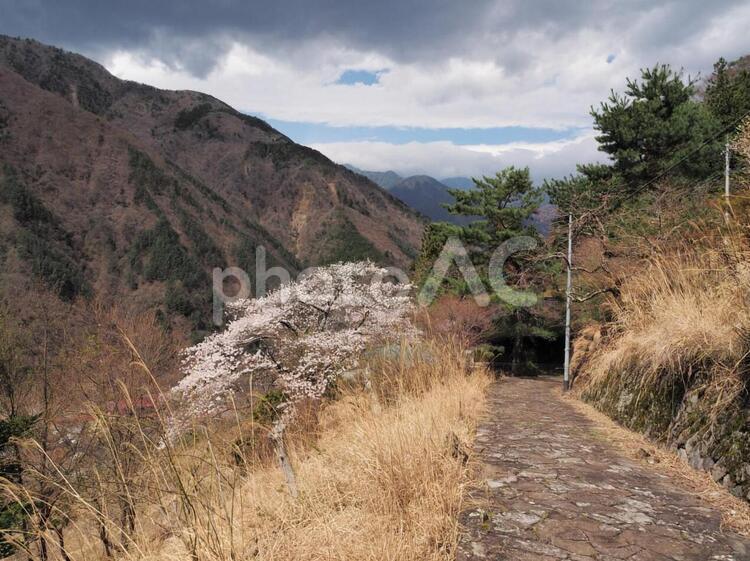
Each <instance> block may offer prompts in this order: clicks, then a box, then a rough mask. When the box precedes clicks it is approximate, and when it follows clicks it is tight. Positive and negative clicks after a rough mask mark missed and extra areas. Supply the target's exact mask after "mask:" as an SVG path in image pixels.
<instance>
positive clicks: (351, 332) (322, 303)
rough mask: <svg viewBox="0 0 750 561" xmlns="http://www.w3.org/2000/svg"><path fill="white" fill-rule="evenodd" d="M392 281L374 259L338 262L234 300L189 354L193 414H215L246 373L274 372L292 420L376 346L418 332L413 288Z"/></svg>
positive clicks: (188, 397) (188, 395) (188, 402)
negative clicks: (221, 322) (226, 318)
mask: <svg viewBox="0 0 750 561" xmlns="http://www.w3.org/2000/svg"><path fill="white" fill-rule="evenodd" d="M389 279H390V275H389V271H388V270H387V269H383V268H380V267H378V266H376V265H374V264H373V263H371V262H358V263H343V264H336V265H330V266H327V267H319V268H315V269H309V270H308V271H306V272H305V273H303V274H302V275H300V278H299V279H298V280H297V281H295V282H291V283H288V284H285V285H283V286H281V287H280V288H278V289H277V290H275V291H274V292H272V293H270V294H269V295H267V296H265V297H262V298H257V299H246V300H241V301H238V302H235V303H233V304H231V305H230V306H229V307H228V313H229V314H231V316H232V318H233V319H231V320H230V322H229V323H228V325H227V327H226V329H225V330H224V331H222V332H221V333H217V334H214V335H212V336H209V337H208V338H206V339H205V340H204V341H203V342H201V343H199V344H197V345H195V346H193V347H190V348H189V349H187V351H186V357H185V372H186V375H185V377H184V378H183V379H182V380H181V381H180V382H179V383H178V384H177V386H176V387H175V389H174V392H175V393H176V394H177V395H178V396H179V397H181V398H182V400H183V404H184V406H185V411H186V412H187V414H188V415H189V416H195V415H209V414H211V413H213V412H215V411H216V410H217V409H218V408H219V407H220V405H221V404H222V403H223V402H225V400H226V398H227V397H228V396H229V395H230V394H231V393H232V392H234V391H235V390H236V388H237V386H238V384H239V382H241V381H242V379H243V378H245V379H247V378H248V377H250V376H253V375H269V374H271V375H272V376H273V377H274V379H275V383H276V385H277V386H278V387H279V388H280V389H281V390H282V391H283V392H284V394H285V396H286V399H287V406H286V408H285V410H284V414H283V415H282V417H284V420H288V419H289V417H290V416H293V414H294V404H295V403H298V402H299V401H301V400H303V399H320V398H321V397H322V396H323V395H324V394H325V392H326V389H327V388H328V387H329V384H330V383H331V382H332V381H333V380H335V379H336V377H337V376H338V375H340V374H341V373H343V372H346V371H348V370H351V369H354V368H356V367H357V364H358V361H359V359H360V356H361V354H362V351H363V350H364V349H365V348H366V347H367V346H368V345H371V344H376V343H377V342H379V341H382V342H386V341H388V340H393V339H395V338H398V337H401V336H404V335H406V336H409V335H413V334H414V333H415V328H414V327H413V326H412V323H411V315H412V311H413V305H412V299H411V297H410V295H409V293H410V290H411V286H409V285H404V284H394V283H392V282H389ZM284 420H282V422H281V423H279V424H278V425H277V427H275V429H276V430H279V431H280V430H283V422H284Z"/></svg>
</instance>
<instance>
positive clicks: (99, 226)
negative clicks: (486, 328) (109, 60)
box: [0, 36, 423, 325]
mask: <svg viewBox="0 0 750 561" xmlns="http://www.w3.org/2000/svg"><path fill="white" fill-rule="evenodd" d="M422 228H423V223H422V221H421V220H420V219H419V218H418V217H417V216H416V215H415V214H414V212H413V211H412V210H411V209H409V208H408V207H407V206H406V205H405V204H404V203H403V202H401V201H400V200H398V199H396V198H395V197H393V196H392V195H390V194H389V193H387V192H385V191H384V190H383V189H381V188H380V187H378V186H377V185H375V184H374V183H373V182H371V181H370V180H368V179H366V178H365V177H362V176H361V175H359V174H356V173H353V172H352V171H350V170H348V169H346V168H344V167H343V166H339V165H337V164H334V163H333V162H331V161H330V160H329V159H328V158H326V157H325V156H323V155H322V154H320V153H319V152H317V151H315V150H312V149H310V148H307V147H304V146H300V145H298V144H295V143H294V142H292V141H291V140H290V139H289V138H287V137H285V136H284V135H283V134H281V133H279V132H278V131H276V130H275V129H273V128H272V127H270V126H269V125H268V124H267V123H265V122H263V121H261V120H260V119H257V118H255V117H251V116H248V115H245V114H242V113H240V112H238V111H236V110H235V109H233V108H232V107H230V106H229V105H227V104H225V103H223V102H221V101H219V100H218V99H216V98H213V97H211V96H209V95H206V94H202V93H198V92H193V91H167V90H159V89H156V88H153V87H150V86H146V85H142V84H137V83H134V82H129V81H123V80H120V79H118V78H116V77H114V76H112V75H111V74H110V73H109V72H107V71H106V69H104V68H103V67H102V66H100V65H99V64H97V63H95V62H93V61H91V60H88V59H86V58H84V57H83V56H80V55H76V54H72V53H69V52H65V51H63V50H61V49H57V48H54V47H49V46H45V45H43V44H41V43H39V42H36V41H33V40H28V39H26V40H22V39H13V38H9V37H4V36H0V262H1V263H2V265H3V273H2V275H3V277H2V279H0V281H2V282H3V283H8V282H14V279H15V280H18V279H23V278H27V277H32V278H35V279H39V280H42V281H44V282H45V283H46V284H47V286H49V287H50V288H53V289H54V290H56V291H58V293H59V295H60V296H61V297H62V298H65V299H75V298H76V297H77V296H79V295H97V296H100V297H102V296H106V298H108V299H110V300H117V299H118V298H119V299H122V298H128V299H129V300H130V301H133V302H137V303H140V304H141V305H142V306H159V309H161V310H163V311H164V313H165V314H167V315H168V316H170V317H172V316H175V317H177V316H186V317H188V318H190V320H191V321H192V322H193V324H194V325H202V324H203V323H205V321H204V319H205V316H206V306H207V302H206V301H207V300H208V301H210V298H211V289H210V277H209V272H210V270H211V269H212V268H213V267H217V266H218V267H225V266H228V265H238V266H241V267H243V268H244V269H245V270H247V271H248V273H249V274H250V276H251V279H252V277H254V268H255V267H254V265H255V248H256V246H258V245H262V246H264V247H265V248H266V250H267V252H268V261H269V262H268V266H269V267H270V266H272V265H281V266H283V267H285V268H287V269H289V270H290V271H291V272H292V273H295V272H296V271H299V270H301V269H302V268H304V267H307V266H310V265H315V264H323V263H329V262H333V261H337V260H350V259H358V258H364V257H369V258H372V259H374V260H376V261H380V262H383V263H389V264H394V265H398V266H401V267H406V266H408V264H409V263H410V262H411V260H412V259H413V257H414V256H415V255H416V252H417V248H418V246H419V242H420V237H421V232H422Z"/></svg>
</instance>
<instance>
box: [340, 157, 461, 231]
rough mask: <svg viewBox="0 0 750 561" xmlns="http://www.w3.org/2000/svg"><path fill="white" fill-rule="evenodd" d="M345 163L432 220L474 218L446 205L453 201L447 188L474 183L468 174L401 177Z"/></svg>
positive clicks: (446, 220) (449, 220)
mask: <svg viewBox="0 0 750 561" xmlns="http://www.w3.org/2000/svg"><path fill="white" fill-rule="evenodd" d="M346 167H348V168H349V169H350V170H352V171H354V172H356V173H358V174H360V175H363V176H365V177H367V178H368V179H370V180H371V181H373V182H374V183H377V184H378V185H380V186H381V187H382V188H383V189H387V190H388V191H389V192H390V193H391V195H393V196H394V197H396V198H397V199H400V200H401V201H403V202H404V203H406V204H407V205H409V206H410V207H411V208H413V209H414V210H416V211H417V212H419V213H420V214H422V215H423V216H425V217H427V218H429V219H430V220H432V221H433V222H451V223H453V224H467V223H468V222H470V221H471V219H470V218H467V217H463V216H455V215H453V214H451V213H449V212H448V211H447V210H446V209H445V207H444V206H443V205H444V204H452V203H453V201H454V199H453V197H452V196H451V194H450V193H449V192H448V189H450V188H454V189H467V188H471V187H472V186H473V185H474V182H473V181H472V180H471V179H469V178H468V177H451V178H448V179H447V180H445V181H439V180H437V179H435V178H434V177H430V176H429V175H412V176H410V177H402V176H400V175H399V174H397V173H396V172H395V171H367V170H362V169H359V168H357V167H355V166H352V165H347V166H346ZM446 181H447V182H449V183H450V184H448V183H446Z"/></svg>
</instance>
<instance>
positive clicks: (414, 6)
mask: <svg viewBox="0 0 750 561" xmlns="http://www.w3.org/2000/svg"><path fill="white" fill-rule="evenodd" d="M738 3H741V0H725V1H721V2H713V3H708V2H704V1H702V0H701V1H698V0H688V1H674V2H666V3H662V4H660V5H659V6H655V5H654V4H653V2H647V1H645V0H634V1H631V2H624V1H605V2H596V3H587V2H580V1H572V0H564V1H549V2H532V1H528V0H527V1H523V0H514V1H493V0H380V1H378V0H371V1H360V0H317V1H316V0H276V1H274V0H263V1H259V0H246V1H236V0H218V1H214V2H197V1H194V0H193V1H176V0H166V1H158V0H150V1H145V0H132V1H116V2H105V1H101V0H100V1H97V0H73V1H69V2H62V1H60V0H23V1H19V0H0V32H1V33H5V34H9V35H20V36H24V37H34V38H37V39H39V40H41V41H44V42H48V43H53V44H57V45H62V46H65V47H67V48H70V49H75V50H80V51H83V52H85V53H88V54H94V53H97V52H106V51H110V50H112V49H115V48H124V49H129V50H135V51H140V52H141V53H143V54H147V55H154V56H157V57H159V58H160V59H162V60H164V61H165V62H167V63H170V64H181V65H183V66H185V67H186V68H188V69H189V70H190V71H191V72H193V73H195V74H198V75H204V74H205V73H206V72H207V71H208V70H209V69H210V68H211V67H212V65H213V64H214V63H215V61H216V59H217V58H218V57H219V55H220V54H221V53H222V52H224V50H225V49H226V47H227V45H228V44H229V40H230V39H240V40H243V41H247V42H248V43H252V44H253V45H254V46H256V47H260V48H261V49H262V48H264V47H265V49H267V50H275V49H283V48H287V47H294V46H295V45H300V44H303V43H304V42H305V41H307V40H310V39H315V38H318V37H331V38H334V39H339V40H341V41H343V42H344V43H345V44H347V45H349V46H351V47H355V48H362V49H371V50H375V51H378V52H380V53H383V54H385V55H388V56H390V57H392V58H394V59H395V60H399V61H403V60H406V61H414V60H419V61H425V62H429V61H431V60H436V59H440V58H442V57H444V56H447V55H454V56H461V55H462V54H477V53H479V54H481V55H482V56H491V57H493V58H495V59H496V60H498V61H499V62H501V63H502V62H503V55H502V51H503V49H504V46H507V45H508V44H509V43H510V42H511V41H513V39H514V37H516V36H517V34H518V33H519V32H523V31H529V30H535V31H539V32H542V33H544V34H545V35H548V36H554V37H558V36H562V35H564V34H566V33H572V32H575V31H577V30H579V29H581V28H586V27H593V28H597V27H609V26H612V25H616V26H627V25H628V23H629V22H630V23H632V21H633V20H634V18H635V17H636V16H637V15H638V14H640V13H642V12H643V11H644V10H655V11H656V12H657V13H658V14H661V17H657V18H655V20H654V22H653V25H652V28H651V29H649V30H648V31H647V33H644V34H643V38H642V43H641V44H640V45H637V46H636V48H643V49H648V48H649V47H650V46H651V44H652V43H658V44H660V45H663V44H664V43H665V42H670V41H672V42H675V41H677V42H679V41H682V40H685V38H686V33H689V32H693V31H695V29H699V28H700V27H702V26H704V25H707V24H708V22H709V21H710V19H711V17H712V16H713V15H714V14H717V13H720V12H721V11H722V6H720V5H722V4H723V5H729V4H738ZM514 49H515V51H514V52H509V53H508V63H507V66H508V68H507V70H509V71H513V70H515V69H516V68H517V67H518V66H519V64H522V63H523V61H524V60H525V59H526V58H527V57H533V51H534V45H520V46H519V45H514ZM524 50H525V51H526V52H527V54H524V53H523V51H524Z"/></svg>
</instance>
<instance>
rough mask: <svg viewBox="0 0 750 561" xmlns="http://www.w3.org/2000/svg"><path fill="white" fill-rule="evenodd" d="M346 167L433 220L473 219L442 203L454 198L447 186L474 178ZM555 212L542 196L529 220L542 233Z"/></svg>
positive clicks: (462, 185) (470, 183) (459, 221)
mask: <svg viewBox="0 0 750 561" xmlns="http://www.w3.org/2000/svg"><path fill="white" fill-rule="evenodd" d="M346 167H347V168H349V169H350V170H352V171H354V172H356V173H358V174H360V175H363V176H365V177H367V178H368V179H370V180H371V181H373V182H375V183H377V184H378V185H380V186H381V187H383V188H384V189H387V190H388V191H389V192H390V193H391V194H392V195H393V196H394V197H396V198H397V199H400V200H401V201H403V202H404V203H406V204H407V205H408V206H410V207H411V208H413V209H414V210H416V211H417V212H419V213H420V214H422V215H423V216H426V217H427V218H429V219H430V220H432V221H433V222H450V223H452V224H458V225H465V224H469V223H470V222H472V220H473V219H472V218H471V217H466V216H456V215H453V214H451V213H449V212H448V211H447V210H446V209H445V207H444V206H443V205H445V204H452V203H453V202H454V199H453V196H452V195H451V194H450V193H449V192H448V189H472V188H473V187H474V181H473V180H472V179H471V178H469V177H447V178H445V179H441V180H437V179H435V178H434V177H430V176H429V175H412V176H411V177H406V178H404V177H401V176H400V175H399V174H397V173H396V172H395V171H367V170H361V169H359V168H357V167H355V166H352V165H349V164H347V165H346ZM556 214H557V208H556V207H555V206H554V205H552V204H550V202H549V199H547V197H545V198H544V202H543V203H542V204H541V206H540V207H539V209H538V210H537V212H536V213H535V214H534V216H533V217H532V219H531V223H532V225H533V226H534V228H536V230H537V231H538V232H539V233H540V234H542V235H543V236H546V235H547V234H548V233H549V230H550V225H551V224H552V221H553V220H554V219H555V216H556Z"/></svg>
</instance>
